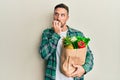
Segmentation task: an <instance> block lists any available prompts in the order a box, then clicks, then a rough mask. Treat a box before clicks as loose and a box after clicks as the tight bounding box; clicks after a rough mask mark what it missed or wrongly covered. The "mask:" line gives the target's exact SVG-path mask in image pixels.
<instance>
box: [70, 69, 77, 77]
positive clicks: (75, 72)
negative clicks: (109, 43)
mask: <svg viewBox="0 0 120 80" xmlns="http://www.w3.org/2000/svg"><path fill="white" fill-rule="evenodd" d="M77 73H78V71H77V69H76V70H75V71H74V72H73V73H72V74H71V76H72V77H76V76H77Z"/></svg>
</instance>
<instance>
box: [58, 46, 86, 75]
mask: <svg viewBox="0 0 120 80" xmlns="http://www.w3.org/2000/svg"><path fill="white" fill-rule="evenodd" d="M86 51H87V47H85V48H81V49H67V48H63V52H62V54H61V66H60V67H61V72H62V73H63V74H64V75H66V76H68V77H70V76H71V74H72V73H73V72H74V71H75V70H76V68H75V67H74V66H73V65H83V64H84V63H85V58H86Z"/></svg>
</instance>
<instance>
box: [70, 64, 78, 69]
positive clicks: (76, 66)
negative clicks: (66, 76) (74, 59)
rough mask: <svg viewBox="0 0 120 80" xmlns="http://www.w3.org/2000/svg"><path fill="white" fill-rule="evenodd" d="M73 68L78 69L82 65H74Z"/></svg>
mask: <svg viewBox="0 0 120 80" xmlns="http://www.w3.org/2000/svg"><path fill="white" fill-rule="evenodd" d="M72 66H73V67H75V68H78V67H79V66H80V65H75V64H73V65H72Z"/></svg>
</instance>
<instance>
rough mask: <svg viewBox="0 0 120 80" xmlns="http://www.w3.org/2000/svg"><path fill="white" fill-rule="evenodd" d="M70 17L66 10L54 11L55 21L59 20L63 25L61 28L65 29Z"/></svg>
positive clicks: (58, 9)
mask: <svg viewBox="0 0 120 80" xmlns="http://www.w3.org/2000/svg"><path fill="white" fill-rule="evenodd" d="M68 18H69V16H68V13H67V10H66V9H64V8H57V9H55V11H54V20H57V21H59V22H60V23H61V27H63V26H64V25H65V24H66V21H67V20H68Z"/></svg>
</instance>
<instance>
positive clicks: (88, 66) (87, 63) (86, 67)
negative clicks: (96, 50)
mask: <svg viewBox="0 0 120 80" xmlns="http://www.w3.org/2000/svg"><path fill="white" fill-rule="evenodd" d="M93 60H94V58H93V54H92V52H91V50H90V49H89V47H88V48H87V54H86V60H85V64H84V65H83V68H84V70H85V73H87V72H89V71H90V70H92V68H93V64H94V62H93Z"/></svg>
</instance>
